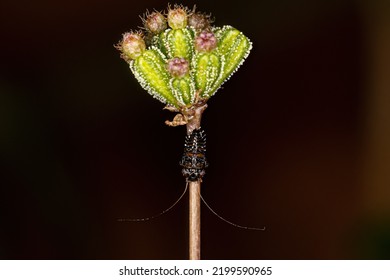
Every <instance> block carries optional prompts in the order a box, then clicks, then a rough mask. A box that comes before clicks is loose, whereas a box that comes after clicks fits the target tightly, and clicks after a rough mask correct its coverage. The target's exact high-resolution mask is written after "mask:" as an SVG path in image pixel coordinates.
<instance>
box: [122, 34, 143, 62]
mask: <svg viewBox="0 0 390 280" xmlns="http://www.w3.org/2000/svg"><path fill="white" fill-rule="evenodd" d="M117 48H118V49H119V50H121V51H122V57H123V58H124V59H125V60H131V59H136V58H137V57H139V56H140V55H141V54H142V53H143V52H144V51H145V49H146V45H145V41H144V39H143V38H142V35H141V34H140V33H134V32H130V33H125V34H123V39H122V41H121V42H120V43H119V46H118V47H117Z"/></svg>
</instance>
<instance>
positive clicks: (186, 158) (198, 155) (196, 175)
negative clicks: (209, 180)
mask: <svg viewBox="0 0 390 280" xmlns="http://www.w3.org/2000/svg"><path fill="white" fill-rule="evenodd" d="M205 153H206V133H205V132H204V130H201V129H195V130H193V131H192V133H191V134H190V135H187V136H186V139H185V142H184V154H183V156H182V158H181V161H180V166H182V167H183V169H182V173H183V176H184V177H185V178H186V179H187V181H191V182H194V181H197V180H199V179H202V177H203V176H204V175H205V174H206V171H205V169H206V168H207V167H208V165H209V164H208V162H207V160H206V155H205Z"/></svg>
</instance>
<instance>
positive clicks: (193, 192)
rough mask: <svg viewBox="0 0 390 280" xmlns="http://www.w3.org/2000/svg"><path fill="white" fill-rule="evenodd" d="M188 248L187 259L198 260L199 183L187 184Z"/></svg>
mask: <svg viewBox="0 0 390 280" xmlns="http://www.w3.org/2000/svg"><path fill="white" fill-rule="evenodd" d="M189 193H190V207H189V208H190V211H189V212H190V216H189V219H190V236H189V237H190V238H189V239H190V247H189V251H190V254H189V259H190V260H200V181H196V182H190V183H189Z"/></svg>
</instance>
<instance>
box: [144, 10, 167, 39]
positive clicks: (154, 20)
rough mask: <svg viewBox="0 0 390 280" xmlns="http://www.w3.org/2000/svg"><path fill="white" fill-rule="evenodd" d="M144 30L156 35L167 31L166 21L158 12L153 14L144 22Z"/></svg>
mask: <svg viewBox="0 0 390 280" xmlns="http://www.w3.org/2000/svg"><path fill="white" fill-rule="evenodd" d="M144 24H145V28H146V29H147V30H149V31H150V32H151V33H154V34H158V33H161V32H163V31H164V30H165V29H167V21H166V19H165V17H164V16H163V15H162V14H161V13H159V12H153V13H151V14H150V15H148V16H147V17H146V19H145V20H144Z"/></svg>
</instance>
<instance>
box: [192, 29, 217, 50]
mask: <svg viewBox="0 0 390 280" xmlns="http://www.w3.org/2000/svg"><path fill="white" fill-rule="evenodd" d="M216 47H217V38H216V37H215V35H214V33H213V32H209V31H203V32H202V33H200V34H199V35H198V36H197V37H196V38H195V49H196V50H197V51H198V52H210V51H212V50H214V49H215V48H216Z"/></svg>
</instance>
